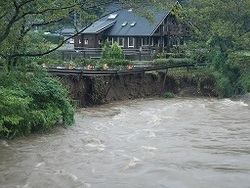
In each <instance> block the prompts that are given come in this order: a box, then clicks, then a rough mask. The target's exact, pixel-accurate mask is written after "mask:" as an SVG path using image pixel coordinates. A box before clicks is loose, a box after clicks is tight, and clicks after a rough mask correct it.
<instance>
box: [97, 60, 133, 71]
mask: <svg viewBox="0 0 250 188" xmlns="http://www.w3.org/2000/svg"><path fill="white" fill-rule="evenodd" d="M99 63H100V67H102V65H104V64H107V65H108V67H109V69H115V70H121V69H127V66H128V65H133V62H132V61H130V60H126V59H101V60H100V62H99Z"/></svg>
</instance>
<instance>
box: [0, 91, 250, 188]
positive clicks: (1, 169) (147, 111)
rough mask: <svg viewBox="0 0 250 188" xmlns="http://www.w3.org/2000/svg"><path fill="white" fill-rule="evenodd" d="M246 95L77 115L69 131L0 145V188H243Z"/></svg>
mask: <svg viewBox="0 0 250 188" xmlns="http://www.w3.org/2000/svg"><path fill="white" fill-rule="evenodd" d="M249 105H250V95H248V96H245V97H244V98H241V99H237V100H229V99H222V100H217V99H209V98H198V99H192V98H176V99H170V100H161V99H151V100H139V101H128V102H119V103H115V104H109V105H104V106H99V107H95V108H89V109H82V110H79V111H78V113H77V114H76V125H75V126H74V127H70V128H68V129H59V130H58V132H56V133H52V134H48V135H33V136H31V137H28V138H20V139H16V140H14V141H4V140H1V141H0V162H1V166H0V187H1V188H9V187H15V188H33V187H34V188H39V187H41V188H47V187H51V188H54V187H55V188H57V187H62V188H64V187H65V188H68V187H76V188H78V187H80V188H82V187H93V188H105V187H107V188H137V187H138V188H152V187H154V188H155V187H156V188H158V187H159V188H163V187H167V188H172V187H174V188H175V187H177V188H179V187H180V188H182V187H183V188H185V187H192V188H195V187H197V188H210V187H220V188H223V187H225V188H228V187H232V188H234V187H250V106H249Z"/></svg>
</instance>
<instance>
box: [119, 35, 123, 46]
mask: <svg viewBox="0 0 250 188" xmlns="http://www.w3.org/2000/svg"><path fill="white" fill-rule="evenodd" d="M118 44H119V46H121V47H124V37H118Z"/></svg>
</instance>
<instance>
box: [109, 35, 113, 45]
mask: <svg viewBox="0 0 250 188" xmlns="http://www.w3.org/2000/svg"><path fill="white" fill-rule="evenodd" d="M108 41H109V43H110V45H112V44H113V42H114V38H113V37H108Z"/></svg>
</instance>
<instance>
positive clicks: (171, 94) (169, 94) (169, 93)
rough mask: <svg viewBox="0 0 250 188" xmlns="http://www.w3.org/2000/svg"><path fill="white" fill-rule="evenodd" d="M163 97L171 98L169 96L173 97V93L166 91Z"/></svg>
mask: <svg viewBox="0 0 250 188" xmlns="http://www.w3.org/2000/svg"><path fill="white" fill-rule="evenodd" d="M164 96H165V98H166V99H171V98H174V94H173V93H172V92H166V93H165V94H164Z"/></svg>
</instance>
